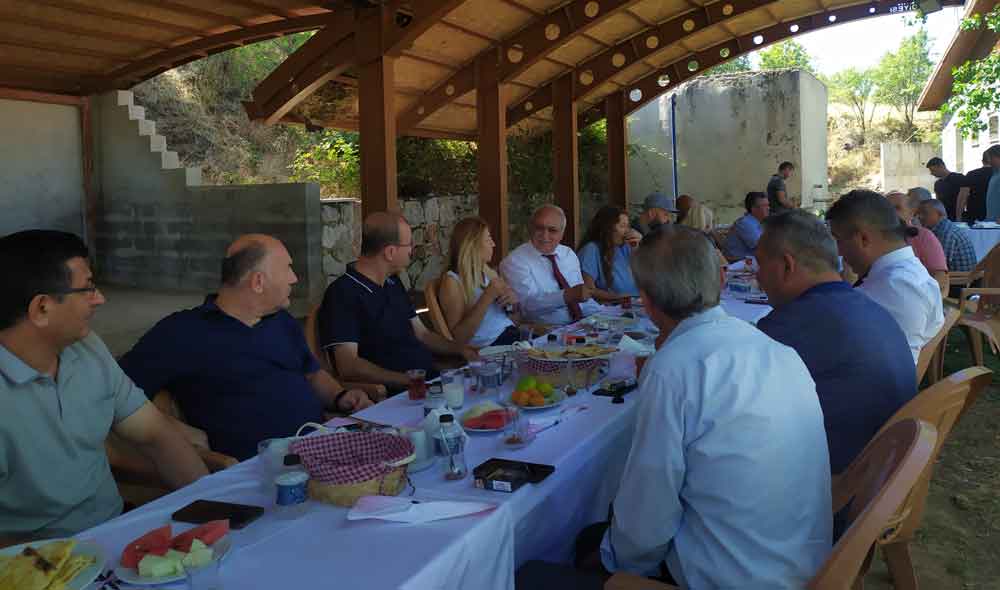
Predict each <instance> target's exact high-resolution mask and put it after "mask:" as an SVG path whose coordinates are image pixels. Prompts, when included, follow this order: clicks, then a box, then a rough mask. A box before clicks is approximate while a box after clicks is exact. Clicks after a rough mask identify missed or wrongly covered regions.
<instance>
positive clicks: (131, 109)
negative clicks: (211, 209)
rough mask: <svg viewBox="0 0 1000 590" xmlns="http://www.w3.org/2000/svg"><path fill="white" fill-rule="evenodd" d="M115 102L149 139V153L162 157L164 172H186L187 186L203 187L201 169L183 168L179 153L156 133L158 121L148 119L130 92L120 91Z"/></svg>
mask: <svg viewBox="0 0 1000 590" xmlns="http://www.w3.org/2000/svg"><path fill="white" fill-rule="evenodd" d="M115 100H116V101H117V104H118V106H119V107H124V108H125V109H126V110H127V111H128V118H129V120H130V121H135V122H136V125H137V127H138V133H139V135H140V136H142V137H148V138H149V151H150V152H151V153H154V154H159V155H160V166H161V168H162V169H163V170H181V169H183V170H184V180H185V184H187V186H189V187H194V186H201V168H199V167H185V166H181V161H180V157H179V156H178V155H177V152H172V151H170V150H168V149H167V138H166V137H164V136H162V135H159V134H158V133H156V121H151V120H149V119H147V118H146V109H145V108H143V107H141V106H139V105H137V104H135V96H134V95H133V94H132V92H130V91H128V90H118V91H116V93H115Z"/></svg>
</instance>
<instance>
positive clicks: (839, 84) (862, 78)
mask: <svg viewBox="0 0 1000 590" xmlns="http://www.w3.org/2000/svg"><path fill="white" fill-rule="evenodd" d="M825 82H826V83H827V86H829V87H830V95H831V98H832V99H833V100H834V101H835V102H838V103H840V104H844V105H847V106H849V107H851V112H852V114H853V115H854V120H855V121H857V123H858V127H859V129H860V131H861V143H862V145H863V144H864V142H865V138H866V137H867V135H868V129H869V128H870V127H871V124H872V117H874V116H875V109H874V108H873V107H874V106H875V105H874V104H873V102H874V100H873V99H874V94H875V78H874V75H873V74H872V72H871V70H859V69H857V68H847V69H845V70H841V71H839V72H837V73H836V74H834V75H832V76H830V77H829V78H828V79H826V80H825Z"/></svg>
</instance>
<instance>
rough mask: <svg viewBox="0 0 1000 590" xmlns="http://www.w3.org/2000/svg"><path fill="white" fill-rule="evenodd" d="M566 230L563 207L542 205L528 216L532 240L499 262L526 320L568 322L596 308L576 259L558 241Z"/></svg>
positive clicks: (570, 249) (569, 250)
mask: <svg viewBox="0 0 1000 590" xmlns="http://www.w3.org/2000/svg"><path fill="white" fill-rule="evenodd" d="M565 231H566V214H565V213H563V210H562V209H560V208H559V207H556V206H555V205H543V206H542V207H540V208H539V209H538V210H536V211H535V213H534V214H533V215H532V216H531V225H530V227H529V232H530V235H531V241H530V242H528V243H526V244H522V245H520V246H519V247H517V248H515V249H514V251H512V252H511V253H510V254H508V255H507V257H506V258H504V260H503V262H501V263H500V273H501V274H502V275H503V277H504V279H505V280H506V281H507V284H508V285H510V287H511V288H512V289H514V292H516V293H517V296H518V299H519V300H520V301H521V312H522V315H523V316H524V317H525V319H527V320H529V321H532V322H539V323H543V324H568V323H570V322H575V321H577V320H579V319H582V318H583V317H584V316H586V315H589V314H592V313H594V312H596V311H597V310H598V309H599V306H598V304H597V302H595V301H594V300H593V299H591V294H592V293H591V289H589V288H588V287H587V285H586V284H584V282H583V274H582V273H581V272H580V260H579V258H577V257H576V253H575V252H573V250H572V248H569V247H567V246H564V245H562V244H561V243H560V242H561V241H562V238H563V232H565Z"/></svg>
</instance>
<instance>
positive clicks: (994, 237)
mask: <svg viewBox="0 0 1000 590" xmlns="http://www.w3.org/2000/svg"><path fill="white" fill-rule="evenodd" d="M967 233H968V234H969V240H971V241H972V247H973V248H975V250H976V261H980V260H982V259H983V258H986V255H987V254H989V253H990V250H992V249H993V246H996V245H997V243H1000V229H976V228H970V229H969V230H968V231H967Z"/></svg>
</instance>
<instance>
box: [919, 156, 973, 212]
mask: <svg viewBox="0 0 1000 590" xmlns="http://www.w3.org/2000/svg"><path fill="white" fill-rule="evenodd" d="M927 170H928V171H929V172H930V173H931V174H932V175H933V176H934V177H935V178H937V179H938V180H937V182H935V183H934V195H935V196H936V197H937V198H938V200H939V201H941V203H942V204H943V205H944V208H945V211H947V212H948V219H950V220H952V221H959V220H960V219H961V214H962V213H964V212H965V204H966V201H968V198H969V182H968V181H967V180H966V179H965V176H963V175H961V174H959V173H958V172H952V171H950V170H948V167H947V166H945V165H944V160H942V159H941V158H938V157H934V158H931V159H930V160H927Z"/></svg>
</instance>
